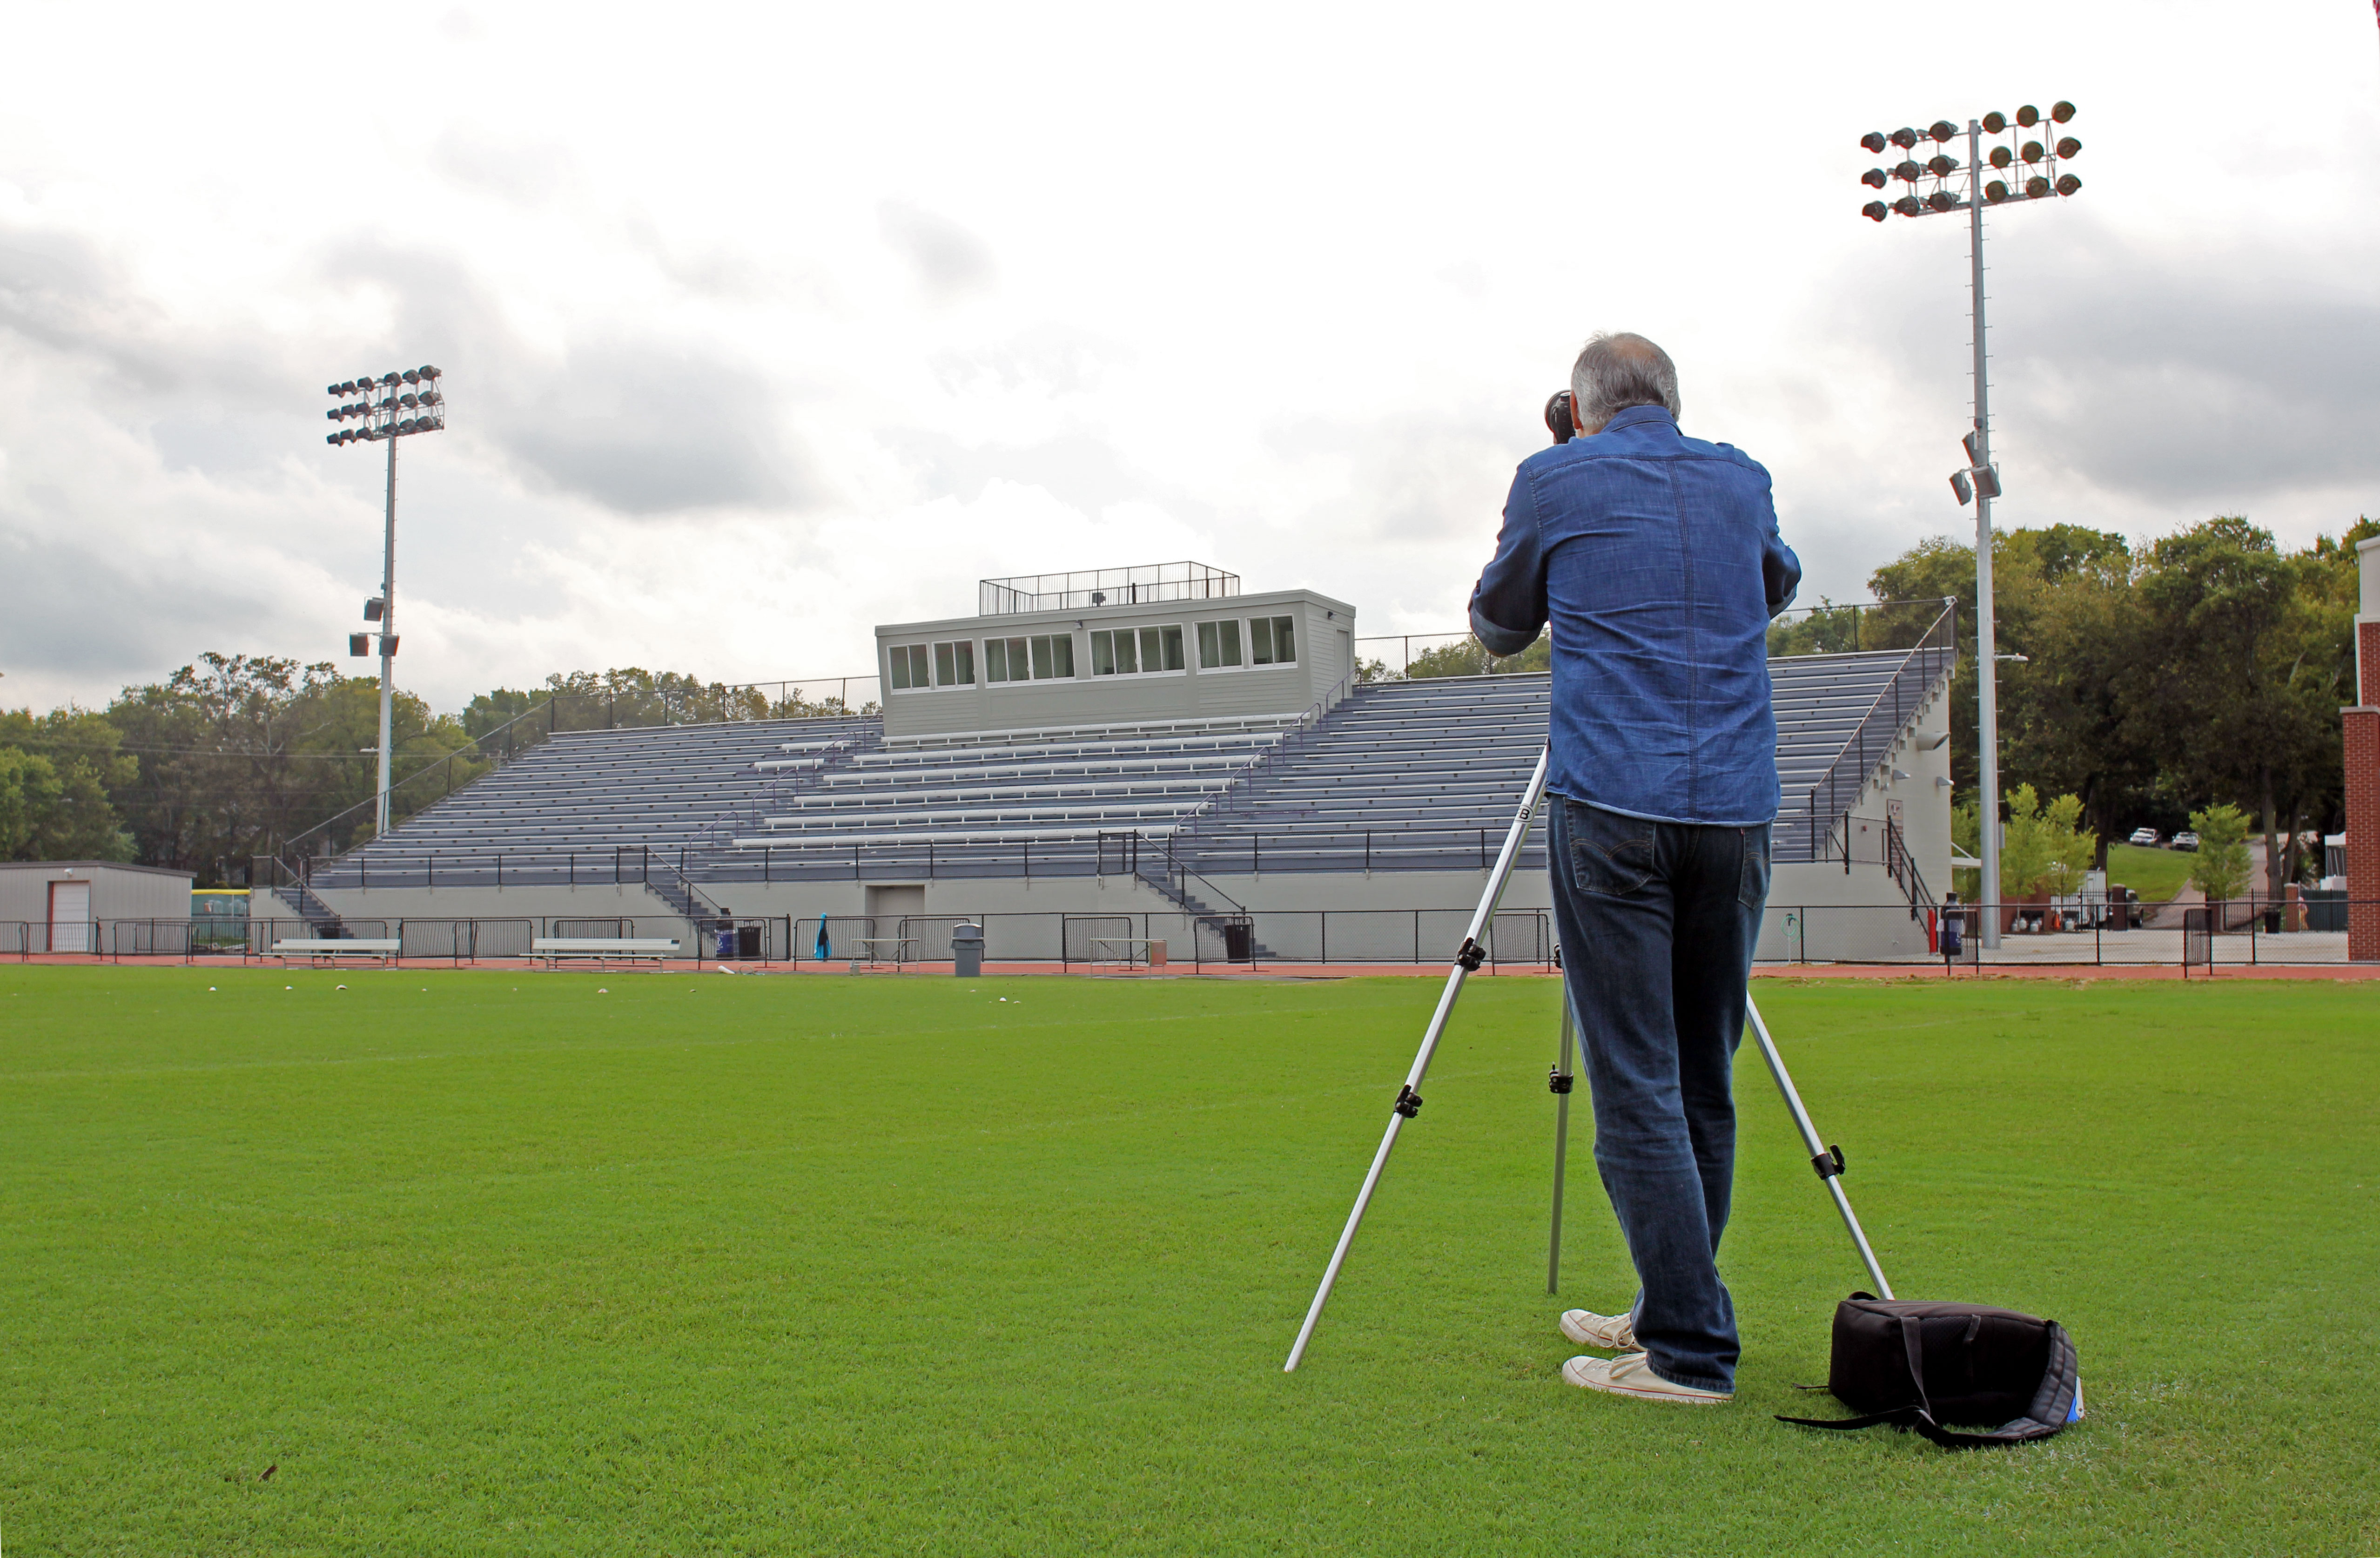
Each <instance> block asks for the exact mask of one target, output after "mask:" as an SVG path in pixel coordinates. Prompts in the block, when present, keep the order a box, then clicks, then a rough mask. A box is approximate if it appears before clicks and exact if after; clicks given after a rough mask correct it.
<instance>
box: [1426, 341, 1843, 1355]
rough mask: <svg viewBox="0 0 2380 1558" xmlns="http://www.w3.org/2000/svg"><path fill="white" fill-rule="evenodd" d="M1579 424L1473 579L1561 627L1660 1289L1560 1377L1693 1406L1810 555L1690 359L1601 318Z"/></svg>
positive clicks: (1625, 1117)
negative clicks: (1725, 437) (1715, 418)
mask: <svg viewBox="0 0 2380 1558" xmlns="http://www.w3.org/2000/svg"><path fill="white" fill-rule="evenodd" d="M1571 402H1572V415H1573V420H1574V422H1575V425H1576V428H1577V435H1576V436H1575V437H1573V438H1572V439H1571V440H1570V441H1569V442H1567V443H1564V444H1556V445H1555V446H1554V447H1552V448H1550V449H1545V450H1541V451H1539V452H1538V453H1536V454H1535V455H1532V456H1529V457H1528V458H1527V459H1525V460H1524V461H1522V462H1521V469H1520V471H1519V473H1518V474H1517V475H1516V476H1515V477H1514V478H1513V481H1512V496H1511V497H1510V498H1509V499H1508V500H1506V502H1505V505H1504V528H1503V532H1502V534H1501V535H1500V536H1499V537H1498V539H1497V544H1496V558H1495V561H1493V562H1491V563H1489V564H1488V569H1487V571H1486V572H1485V573H1484V574H1482V575H1481V576H1480V578H1479V586H1478V588H1477V589H1476V590H1475V591H1473V593H1472V597H1471V627H1472V631H1473V632H1475V633H1476V634H1477V635H1478V637H1479V641H1480V642H1481V643H1482V644H1484V645H1485V646H1486V647H1487V648H1488V651H1489V652H1491V653H1495V654H1516V653H1518V652H1520V651H1522V650H1524V649H1526V648H1527V647H1528V646H1529V645H1530V644H1531V643H1533V642H1535V641H1536V637H1537V634H1538V632H1539V631H1540V630H1541V629H1542V628H1544V627H1546V625H1547V623H1548V621H1550V622H1551V623H1552V625H1553V718H1552V732H1551V743H1552V747H1553V761H1552V765H1551V767H1550V769H1549V770H1548V777H1547V781H1546V789H1547V795H1548V810H1549V812H1550V828H1549V830H1548V831H1549V835H1550V837H1549V847H1548V852H1547V865H1548V874H1549V875H1550V876H1551V877H1552V879H1553V899H1554V919H1555V924H1556V926H1557V928H1558V930H1559V931H1560V936H1561V947H1562V961H1563V967H1564V971H1565V979H1566V982H1567V985H1568V990H1569V996H1570V999H1571V1001H1572V1003H1573V1005H1574V1006H1575V1008H1576V1010H1577V1013H1578V1024H1579V1040H1580V1047H1581V1049H1582V1051H1583V1052H1584V1053H1585V1062H1586V1075H1587V1085H1588V1087H1589V1088H1590V1089H1592V1091H1593V1094H1594V1102H1595V1163H1596V1168H1597V1170H1598V1171H1599V1172H1600V1174H1601V1175H1602V1178H1603V1186H1604V1189H1605V1191H1606V1193H1607V1194H1609V1196H1610V1198H1611V1206H1612V1210H1613V1211H1615V1212H1616V1213H1617V1214H1618V1216H1619V1219H1620V1226H1621V1231H1622V1232H1623V1233H1624V1234H1625V1235H1627V1239H1628V1253H1629V1255H1630V1257H1631V1258H1632V1259H1633V1261H1634V1263H1635V1267H1636V1277H1637V1281H1638V1283H1639V1284H1640V1285H1639V1290H1638V1293H1637V1296H1636V1301H1635V1302H1634V1304H1633V1305H1631V1306H1629V1307H1628V1308H1626V1309H1625V1310H1624V1311H1623V1312H1621V1313H1619V1314H1612V1315H1603V1314H1597V1313H1595V1312H1593V1311H1591V1310H1587V1309H1572V1310H1570V1311H1568V1312H1567V1313H1565V1314H1564V1315H1563V1316H1562V1317H1561V1322H1560V1324H1561V1332H1562V1334H1563V1335H1565V1336H1567V1337H1568V1338H1570V1340H1572V1341H1573V1342H1576V1343H1579V1344H1581V1345H1585V1346H1589V1347H1595V1348H1598V1349H1600V1350H1603V1351H1607V1352H1610V1353H1613V1354H1616V1355H1617V1356H1615V1357H1609V1358H1604V1357H1574V1358H1572V1359H1571V1360H1570V1361H1569V1362H1568V1363H1566V1364H1564V1365H1563V1366H1562V1378H1563V1379H1564V1380H1566V1381H1568V1382H1570V1383H1572V1384H1574V1385H1580V1386H1584V1387H1585V1388H1586V1389H1589V1390H1598V1391H1608V1392H1610V1393H1612V1394H1618V1395H1627V1396H1635V1397H1639V1398H1642V1399H1647V1400H1658V1401H1670V1402H1720V1401H1726V1400H1729V1399H1730V1397H1731V1396H1732V1395H1733V1394H1734V1391H1735V1364H1736V1357H1737V1355H1738V1353H1739V1351H1740V1348H1739V1345H1738V1343H1737V1340H1736V1329H1735V1310H1734V1306H1733V1304H1732V1302H1731V1300H1730V1298H1729V1296H1728V1291H1727V1285H1726V1284H1724V1283H1722V1282H1720V1281H1719V1276H1718V1243H1719V1235H1720V1234H1721V1233H1722V1232H1724V1231H1725V1229H1726V1227H1727V1216H1728V1203H1729V1197H1730V1193H1731V1191H1732V1188H1733V1186H1734V1178H1735V1104H1734V1100H1733V1096H1732V1088H1731V1072H1732V1067H1733V1064H1734V1058H1735V1049H1736V1044H1737V1042H1738V1041H1740V1040H1741V1039H1742V1037H1743V1018H1744V980H1745V979H1746V977H1747V976H1748V975H1749V974H1750V973H1751V969H1752V944H1753V939H1754V937H1755V934H1756V933H1757V932H1758V931H1759V927H1760V913H1761V908H1762V906H1763V905H1764V904H1765V903H1766V901H1767V896H1768V828H1769V824H1770V823H1771V822H1774V821H1775V820H1776V816H1777V802H1778V785H1777V717H1776V714H1775V712H1774V711H1773V709H1772V708H1771V706H1770V702H1769V686H1768V650H1767V629H1768V623H1769V619H1770V618H1772V617H1774V616H1775V615H1777V614H1778V613H1779V612H1780V611H1783V610H1784V609H1785V607H1786V606H1787V605H1788V604H1790V603H1791V602H1792V599H1793V591H1794V589H1795V587H1796V586H1797V585H1798V584H1799V583H1800V582H1801V578H1802V566H1801V563H1800V561H1799V560H1798V559H1796V558H1795V557H1794V555H1793V554H1792V552H1791V549H1789V548H1788V547H1787V546H1786V545H1785V543H1784V542H1783V541H1782V540H1781V539H1780V538H1779V535H1778V533H1777V510H1776V506H1775V504H1774V503H1773V501H1772V500H1771V497H1770V494H1769V488H1768V473H1767V471H1766V470H1763V469H1761V468H1760V467H1759V466H1758V465H1757V464H1756V463H1755V462H1754V461H1753V460H1752V459H1751V458H1750V457H1749V456H1746V455H1744V454H1743V452H1742V451H1740V450H1737V449H1734V448H1731V447H1730V446H1729V445H1727V444H1706V443H1704V442H1702V441H1701V440H1700V439H1694V438H1687V437H1684V436H1683V435H1682V434H1681V433H1680V432H1678V371H1677V368H1676V367H1675V365H1673V364H1672V363H1671V362H1670V357H1669V354H1668V353H1667V352H1664V351H1663V350H1662V349H1661V348H1660V347H1657V346H1655V345H1654V344H1653V343H1652V342H1650V341H1648V340H1646V339H1645V338H1644V337H1643V336H1642V335H1597V336H1596V337H1595V338H1594V339H1593V340H1591V341H1589V342H1587V344H1586V349H1585V350H1584V351H1582V352H1580V353H1579V354H1578V362H1577V364H1576V366H1574V367H1573V369H1572V370H1571Z"/></svg>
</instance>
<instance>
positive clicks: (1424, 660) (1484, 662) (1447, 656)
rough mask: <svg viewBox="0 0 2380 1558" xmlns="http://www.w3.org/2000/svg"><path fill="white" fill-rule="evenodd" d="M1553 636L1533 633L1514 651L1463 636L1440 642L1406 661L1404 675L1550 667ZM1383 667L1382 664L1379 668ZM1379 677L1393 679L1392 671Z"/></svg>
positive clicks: (1518, 672)
mask: <svg viewBox="0 0 2380 1558" xmlns="http://www.w3.org/2000/svg"><path fill="white" fill-rule="evenodd" d="M1553 663H1554V640H1553V636H1552V635H1551V634H1549V633H1540V634H1538V635H1537V641H1536V642H1535V643H1533V644H1531V645H1530V646H1529V647H1528V648H1526V649H1524V650H1523V651H1521V652H1520V653H1518V654H1507V655H1493V654H1489V653H1488V651H1487V650H1486V649H1485V648H1483V647H1482V646H1481V644H1480V642H1479V640H1478V639H1474V638H1464V639H1460V640H1458V641H1456V642H1454V643H1451V644H1440V645H1439V647H1438V648H1436V649H1431V650H1424V651H1422V652H1421V653H1419V654H1417V655H1415V656H1414V657H1413V659H1412V660H1411V661H1410V662H1408V663H1406V665H1405V669H1404V679H1406V680H1412V681H1421V680H1425V679H1427V678H1429V677H1433V676H1521V675H1524V674H1526V673H1528V672H1532V671H1535V672H1540V673H1542V672H1546V671H1550V670H1552V669H1553ZM1383 669H1385V667H1384V668H1383ZM1382 679H1383V680H1389V681H1393V680H1397V679H1398V678H1397V677H1396V676H1394V675H1393V674H1391V675H1389V676H1384V677H1383V678H1382Z"/></svg>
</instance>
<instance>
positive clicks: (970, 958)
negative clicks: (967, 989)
mask: <svg viewBox="0 0 2380 1558" xmlns="http://www.w3.org/2000/svg"><path fill="white" fill-rule="evenodd" d="M951 961H952V962H953V964H954V965H955V966H956V967H955V968H954V970H953V971H954V972H956V973H957V975H958V977H959V978H961V979H963V980H973V979H980V978H981V977H982V976H983V927H982V926H980V925H953V926H952V927H951Z"/></svg>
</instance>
